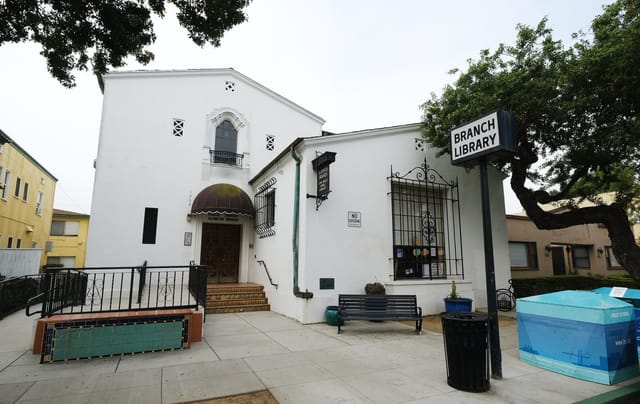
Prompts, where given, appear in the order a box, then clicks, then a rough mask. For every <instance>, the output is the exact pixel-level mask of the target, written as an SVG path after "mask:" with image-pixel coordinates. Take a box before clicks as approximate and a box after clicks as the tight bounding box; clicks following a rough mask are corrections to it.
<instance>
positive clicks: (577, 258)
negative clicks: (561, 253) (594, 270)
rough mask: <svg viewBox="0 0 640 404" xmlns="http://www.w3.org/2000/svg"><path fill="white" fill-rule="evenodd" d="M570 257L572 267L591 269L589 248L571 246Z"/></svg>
mask: <svg viewBox="0 0 640 404" xmlns="http://www.w3.org/2000/svg"><path fill="white" fill-rule="evenodd" d="M571 257H572V259H573V267H574V268H576V269H587V268H591V263H590V262H589V246H586V245H573V246H571Z"/></svg>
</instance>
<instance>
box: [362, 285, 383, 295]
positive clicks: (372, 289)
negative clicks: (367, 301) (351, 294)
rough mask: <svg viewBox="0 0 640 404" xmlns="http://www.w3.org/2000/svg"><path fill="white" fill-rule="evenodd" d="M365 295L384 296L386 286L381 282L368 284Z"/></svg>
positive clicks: (365, 287) (365, 286)
mask: <svg viewBox="0 0 640 404" xmlns="http://www.w3.org/2000/svg"><path fill="white" fill-rule="evenodd" d="M364 293H366V294H368V295H384V294H385V289H384V285H383V284H381V283H380V282H373V283H367V284H366V285H364Z"/></svg>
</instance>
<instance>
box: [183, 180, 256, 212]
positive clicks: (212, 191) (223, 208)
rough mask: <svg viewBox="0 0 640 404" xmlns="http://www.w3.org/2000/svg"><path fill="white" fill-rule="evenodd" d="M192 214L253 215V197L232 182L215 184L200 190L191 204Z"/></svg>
mask: <svg viewBox="0 0 640 404" xmlns="http://www.w3.org/2000/svg"><path fill="white" fill-rule="evenodd" d="M191 214H192V215H208V214H211V215H235V216H250V217H253V215H254V210H253V204H252V203H251V198H249V195H247V194H246V193H245V192H244V191H243V190H241V189H240V188H238V187H236V186H235V185H231V184H214V185H211V186H208V187H207V188H205V189H203V190H202V191H200V193H199V194H198V196H196V198H195V199H194V200H193V204H192V205H191Z"/></svg>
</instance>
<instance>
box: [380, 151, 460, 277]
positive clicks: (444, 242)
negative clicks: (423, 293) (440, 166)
mask: <svg viewBox="0 0 640 404" xmlns="http://www.w3.org/2000/svg"><path fill="white" fill-rule="evenodd" d="M388 179H389V180H390V183H391V184H390V185H391V192H390V196H391V209H392V227H393V273H394V279H396V280H397V279H446V278H447V277H449V276H456V277H464V266H463V260H462V234H461V224H460V203H459V192H458V182H457V179H456V181H446V180H445V179H444V178H443V177H442V176H441V175H440V174H439V173H438V172H437V171H436V170H434V169H432V168H430V167H429V166H428V165H427V163H426V161H425V162H424V164H423V165H421V166H419V167H415V168H413V169H412V170H410V171H409V172H407V173H406V174H405V175H402V176H401V175H400V174H399V173H398V172H394V171H393V167H392V168H391V176H390V177H388Z"/></svg>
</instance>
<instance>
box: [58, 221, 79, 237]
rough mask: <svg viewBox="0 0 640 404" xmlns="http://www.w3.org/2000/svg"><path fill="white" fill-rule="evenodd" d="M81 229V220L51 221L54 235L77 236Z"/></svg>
mask: <svg viewBox="0 0 640 404" xmlns="http://www.w3.org/2000/svg"><path fill="white" fill-rule="evenodd" d="M79 231H80V222H67V221H64V220H54V221H52V222H51V235H52V236H77V235H78V232H79Z"/></svg>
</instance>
